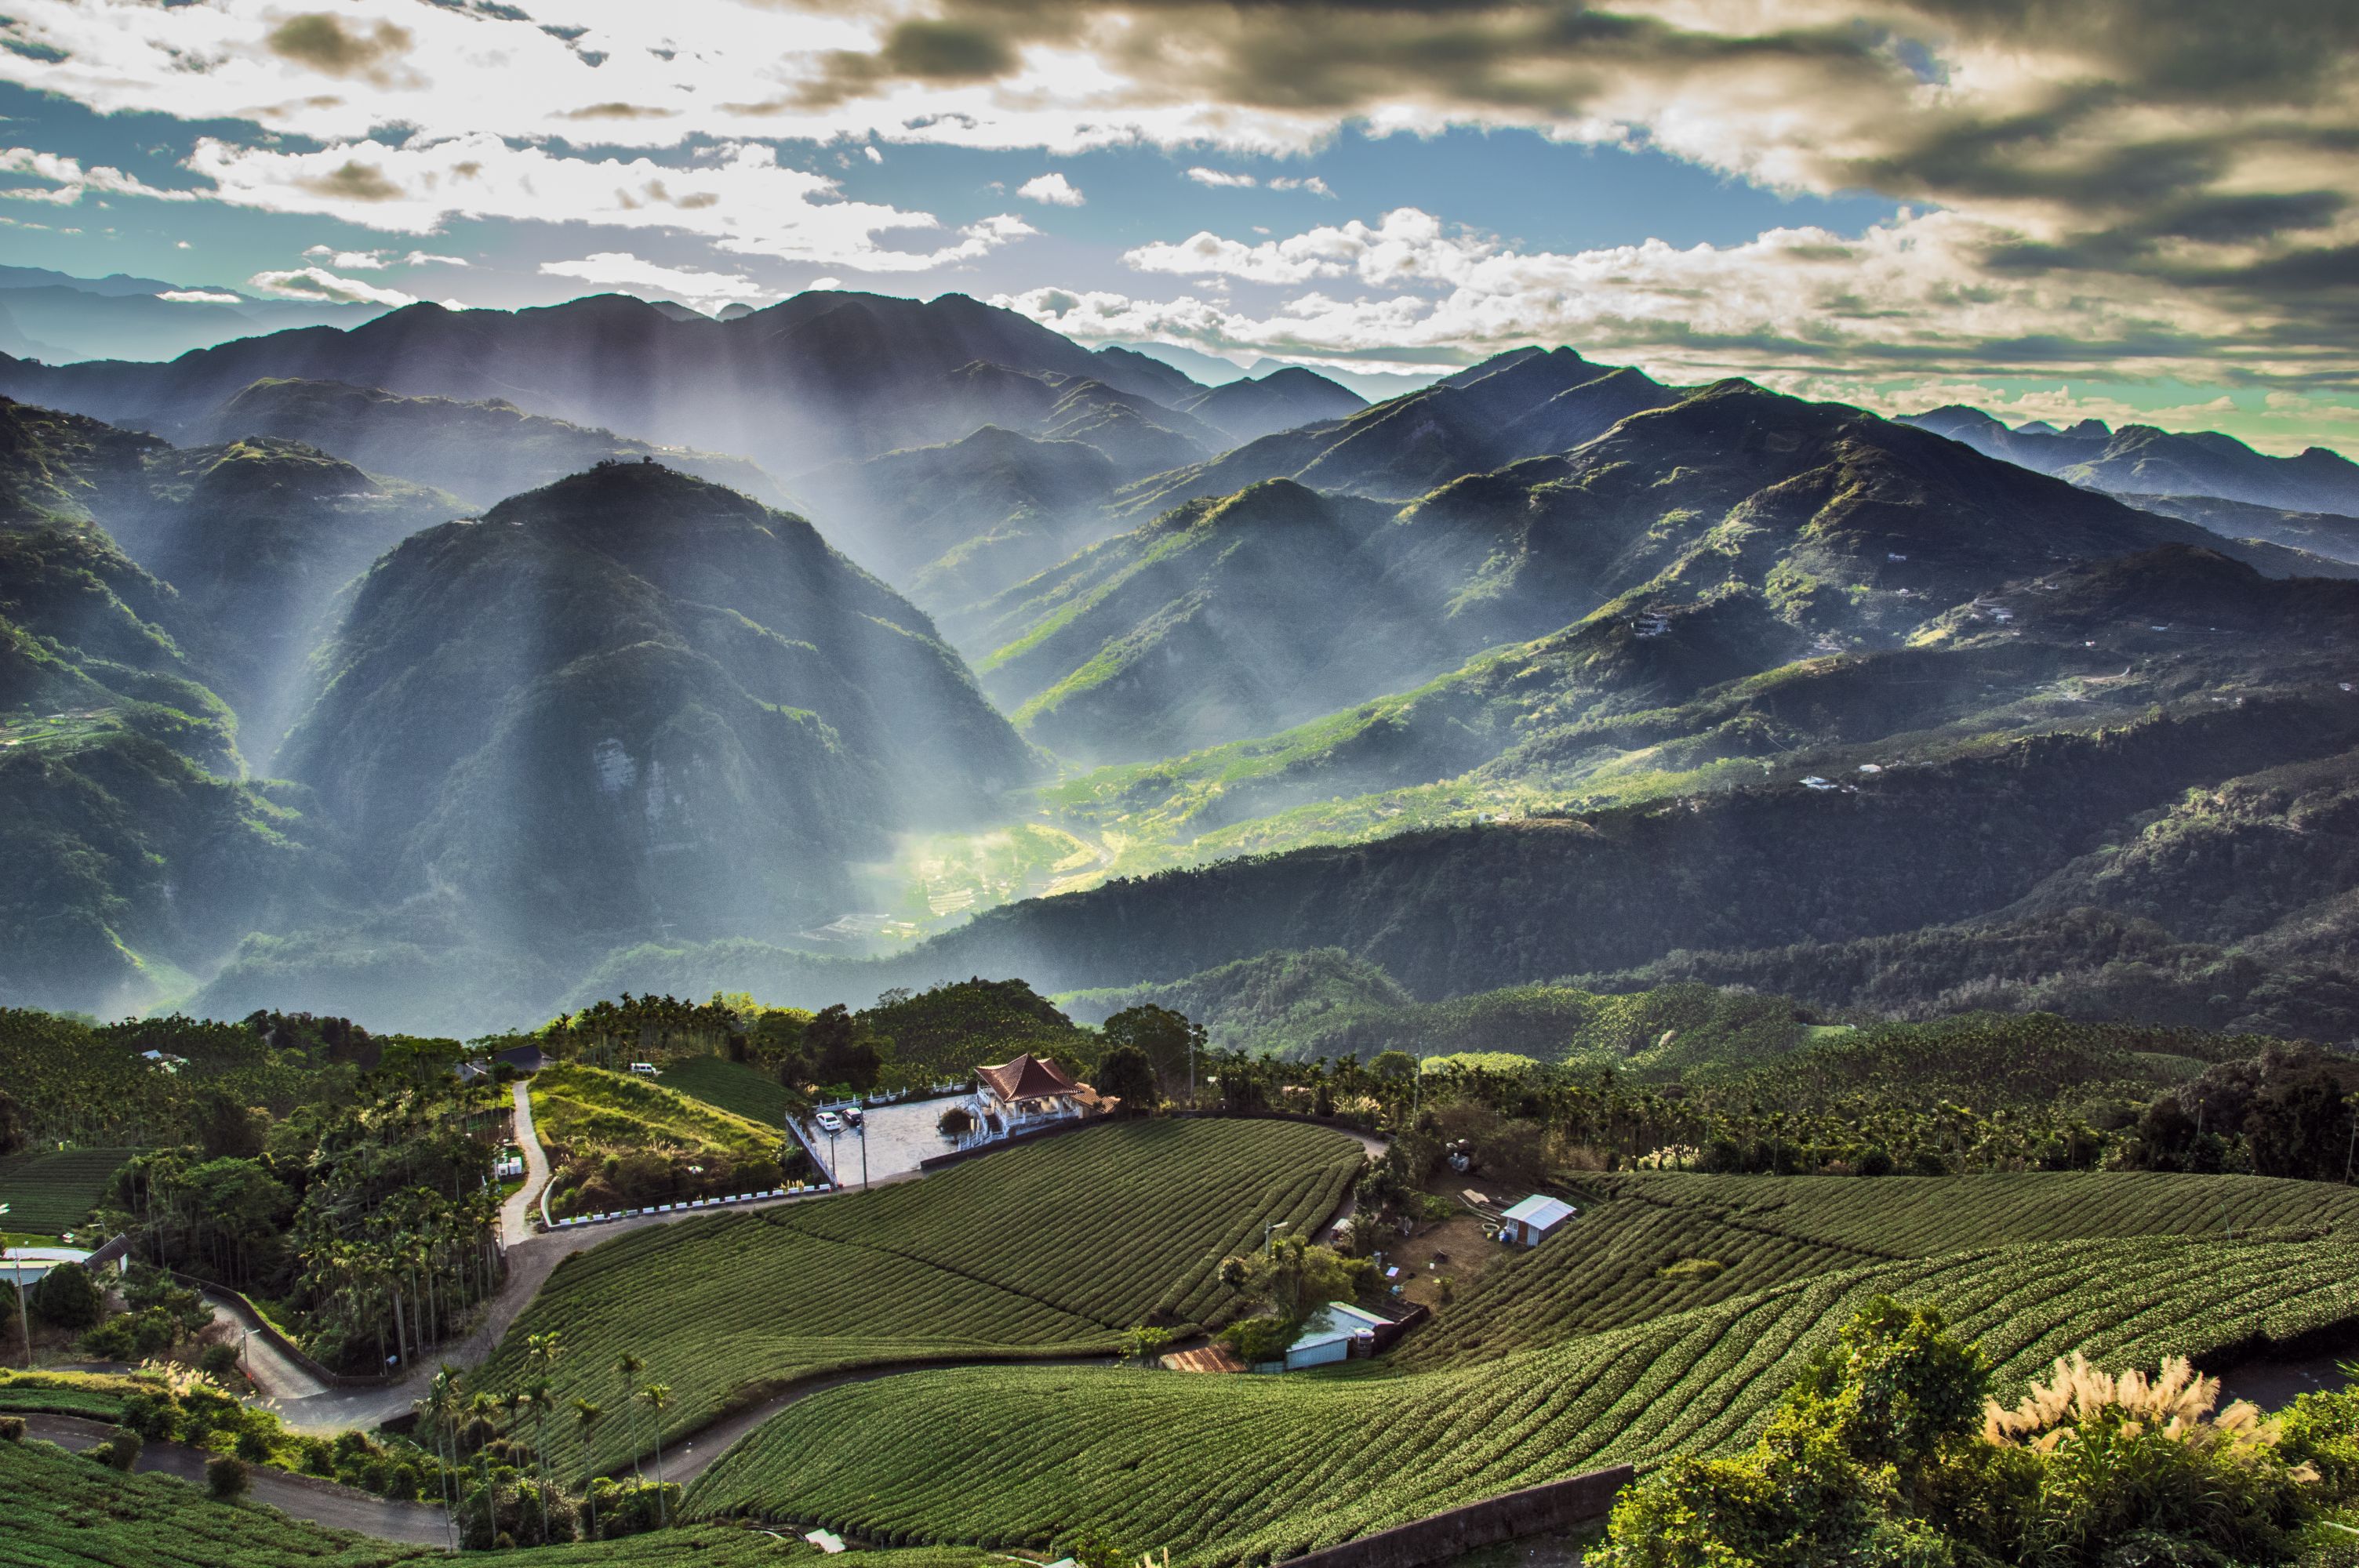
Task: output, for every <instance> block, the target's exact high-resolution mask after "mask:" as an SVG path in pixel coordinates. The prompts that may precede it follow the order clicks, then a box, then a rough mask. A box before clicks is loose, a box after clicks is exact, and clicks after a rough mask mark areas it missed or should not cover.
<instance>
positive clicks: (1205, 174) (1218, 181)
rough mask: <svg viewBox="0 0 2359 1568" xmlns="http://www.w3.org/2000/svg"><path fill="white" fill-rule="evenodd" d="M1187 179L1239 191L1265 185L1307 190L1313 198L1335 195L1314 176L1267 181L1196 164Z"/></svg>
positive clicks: (1200, 183) (1275, 187)
mask: <svg viewBox="0 0 2359 1568" xmlns="http://www.w3.org/2000/svg"><path fill="white" fill-rule="evenodd" d="M1188 178H1190V179H1192V180H1194V181H1195V182H1196V183H1197V184H1199V185H1211V186H1216V187H1228V188H1233V189H1240V190H1251V189H1256V187H1259V186H1264V185H1266V186H1267V187H1268V188H1269V189H1272V190H1308V191H1310V193H1311V194H1312V195H1313V196H1332V195H1334V194H1335V193H1334V192H1333V191H1332V190H1330V189H1328V188H1327V182H1326V181H1325V180H1323V179H1321V178H1319V177H1318V176H1317V175H1315V174H1311V175H1291V174H1280V175H1273V176H1271V177H1270V178H1268V179H1266V180H1265V179H1261V178H1256V176H1254V175H1250V174H1240V173H1237V172H1236V171H1234V170H1232V169H1224V168H1205V167H1204V166H1203V165H1202V164H1198V165H1196V166H1195V167H1194V168H1190V169H1189V171H1188Z"/></svg>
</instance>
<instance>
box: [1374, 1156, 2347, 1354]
mask: <svg viewBox="0 0 2359 1568" xmlns="http://www.w3.org/2000/svg"><path fill="white" fill-rule="evenodd" d="M1584 1189H1585V1191H1586V1192H1587V1193H1588V1194H1589V1195H1590V1201H1589V1202H1588V1203H1586V1204H1584V1206H1583V1209H1584V1212H1583V1213H1582V1217H1581V1218H1579V1219H1578V1220H1575V1221H1573V1222H1572V1228H1571V1229H1570V1230H1567V1231H1565V1232H1564V1233H1562V1234H1561V1235H1560V1236H1558V1237H1555V1238H1551V1239H1550V1240H1549V1244H1548V1245H1546V1246H1544V1247H1540V1248H1538V1249H1535V1250H1533V1251H1529V1252H1526V1253H1522V1254H1520V1255H1518V1256H1517V1257H1515V1258H1513V1259H1511V1260H1504V1261H1502V1262H1498V1263H1494V1264H1493V1265H1492V1266H1491V1268H1490V1269H1488V1270H1487V1271H1485V1272H1484V1276H1483V1289H1482V1291H1481V1292H1479V1293H1478V1294H1476V1295H1475V1296H1473V1297H1472V1298H1470V1299H1469V1300H1468V1301H1467V1302H1465V1303H1463V1304H1462V1305H1461V1306H1460V1307H1459V1308H1458V1309H1457V1310H1455V1311H1453V1312H1451V1313H1449V1314H1445V1315H1444V1316H1443V1317H1442V1318H1441V1319H1440V1320H1439V1321H1438V1322H1436V1323H1435V1324H1433V1325H1431V1326H1430V1328H1427V1329H1423V1330H1420V1331H1419V1333H1417V1334H1415V1335H1412V1336H1410V1337H1409V1338H1408V1340H1407V1341H1405V1342H1404V1343H1403V1345H1402V1346H1401V1348H1400V1351H1399V1352H1398V1354H1397V1357H1396V1359H1397V1360H1398V1361H1399V1362H1400V1363H1401V1364H1402V1365H1403V1366H1405V1367H1432V1366H1440V1365H1442V1364H1444V1363H1447V1362H1451V1361H1460V1360H1464V1359H1467V1358H1472V1357H1496V1356H1502V1355H1506V1354H1507V1353H1509V1352H1511V1351H1515V1350H1523V1349H1531V1348H1535V1347H1537V1346H1544V1345H1549V1344H1553V1343H1555V1342H1556V1341H1558V1340H1560V1339H1563V1338H1565V1337H1567V1336H1571V1335H1575V1334H1590V1333H1595V1332H1597V1331H1599V1330H1602V1329H1607V1328H1614V1327H1619V1326H1621V1325H1625V1324H1632V1323H1639V1322H1643V1321H1645V1320H1646V1319H1647V1318H1650V1317H1655V1316H1659V1315H1660V1314H1664V1313H1667V1312H1678V1311H1684V1310H1687V1309H1689V1308H1692V1307H1697V1306H1702V1305H1705V1304H1708V1303H1712V1302H1716V1301H1722V1300H1724V1299H1726V1298H1728V1297H1730V1296H1734V1295H1739V1294H1743V1293H1745V1292H1750V1291H1757V1290H1763V1289H1767V1287H1769V1286H1772V1285H1776V1284H1780V1283H1783V1282H1785V1281H1788V1280H1796V1279H1804V1278H1808V1277H1809V1276H1810V1275H1813V1274H1821V1273H1825V1272H1827V1271H1831V1270H1836V1269H1845V1268H1853V1267H1857V1266H1860V1265H1863V1264H1868V1263H1874V1262H1877V1261H1882V1260H1895V1259H1903V1258H1925V1257H1933V1256H1937V1255H1939V1254H1940V1253H1943V1252H1949V1251H1955V1250H1958V1249H1963V1248H1970V1247H1984V1246H1991V1245H1995V1244H2003V1243H2008V1242H2027V1241H2064V1240H2072V1239H2079V1238H2129V1237H2137V1236H2154V1235H2169V1234H2174V1233H2176V1234H2206V1233H2208V1234H2212V1235H2225V1234H2226V1233H2228V1232H2229V1231H2231V1230H2234V1231H2236V1232H2240V1233H2241V1232H2249V1231H2252V1230H2255V1229H2258V1228H2263V1227H2312V1228H2316V1227H2329V1226H2334V1227H2343V1228H2344V1229H2346V1230H2348V1231H2350V1232H2352V1233H2353V1234H2354V1235H2359V1192H2354V1190H2353V1189H2351V1188H2348V1187H2339V1186H2333V1185H2330V1184H2325V1183H2321V1182H2284V1181H2271V1180H2268V1179H2266V1178H2261V1177H2253V1176H2180V1175H2166V1174H2159V1173H2150V1172H2136V1173H2129V1172H2125V1173H2115V1174H2109V1175H2104V1176H2094V1177H2092V1176H2080V1175H2071V1174H2051V1173H2022V1174H2001V1175H1986V1176H1936V1177H1914V1176H1910V1177H1892V1178H1889V1179H1878V1180H1869V1181H1863V1180H1861V1179H1859V1178H1857V1177H1848V1176H1793V1177H1787V1178H1783V1179H1765V1178H1761V1177H1756V1176H1700V1175H1685V1174H1669V1173H1665V1174H1631V1175H1625V1176H1619V1177H1603V1178H1596V1179H1593V1180H1592V1181H1590V1182H1588V1183H1586V1184H1584ZM1684 1259H1707V1260H1711V1261H1712V1262H1716V1263H1719V1264H1722V1265H1723V1271H1722V1272H1721V1273H1719V1274H1716V1275H1712V1276H1709V1277H1705V1278H1675V1279H1665V1278H1663V1276H1662V1271H1663V1270H1664V1269H1666V1268H1667V1267H1669V1265H1671V1264H1672V1263H1675V1262H1678V1261H1680V1260H1684Z"/></svg>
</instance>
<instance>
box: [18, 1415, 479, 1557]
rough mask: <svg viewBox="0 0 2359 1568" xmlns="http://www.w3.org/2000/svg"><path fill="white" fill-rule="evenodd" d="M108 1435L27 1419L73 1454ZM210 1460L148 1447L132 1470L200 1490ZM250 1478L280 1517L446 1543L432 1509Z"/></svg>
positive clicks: (184, 1450) (81, 1424)
mask: <svg viewBox="0 0 2359 1568" xmlns="http://www.w3.org/2000/svg"><path fill="white" fill-rule="evenodd" d="M109 1430H111V1429H110V1428H109V1427H108V1426H107V1424H106V1423H105V1422H100V1421H84V1420H82V1418H81V1417H79V1416H70V1415H28V1416H27V1417H26V1418H25V1433H26V1435H27V1436H28V1437H38V1438H41V1439H43V1440H45V1441H47V1442H50V1443H54V1444H57V1445H58V1446H59V1447H60V1448H66V1449H71V1450H72V1451H74V1452H75V1453H80V1452H81V1451H82V1450H83V1449H85V1448H89V1447H92V1446H93V1445H95V1444H98V1443H99V1442H100V1441H102V1440H103V1438H104V1437H105V1436H106V1434H107V1433H108V1432H109ZM210 1458H212V1454H207V1453H206V1452H205V1451H204V1450H202V1449H201V1448H190V1447H188V1446H186V1445H184V1444H178V1443H150V1444H146V1445H145V1446H143V1447H142V1448H141V1449H140V1450H139V1463H138V1465H137V1466H136V1468H137V1469H139V1470H140V1471H142V1472H147V1471H155V1472H158V1473H159V1474H162V1475H166V1476H179V1478H180V1479H182V1480H183V1481H190V1482H194V1483H195V1484H196V1485H198V1486H200V1487H201V1486H203V1485H204V1484H205V1461H206V1460H208V1459H210ZM253 1474H254V1487H253V1490H252V1491H251V1492H250V1493H249V1494H248V1496H250V1497H251V1498H253V1499H254V1500H255V1502H258V1503H268V1504H269V1505H270V1506H271V1507H272V1508H275V1509H277V1510H278V1511H279V1512H281V1513H284V1514H291V1515H292V1516H294V1517H295V1518H297V1519H310V1521H311V1522H312V1523H314V1524H324V1525H332V1526H334V1527H335V1528H337V1529H339V1530H359V1531H360V1532H361V1533H362V1534H364V1535H374V1536H375V1537H377V1538H378V1539H379V1540H382V1541H410V1542H414V1543H416V1544H418V1545H420V1546H443V1545H447V1544H448V1543H449V1541H450V1534H449V1531H448V1530H447V1528H446V1526H445V1523H444V1519H443V1514H442V1510H441V1509H440V1508H438V1507H435V1506H434V1505H432V1504H430V1503H395V1502H387V1501H386V1499H385V1498H377V1497H371V1496H370V1495H369V1494H368V1493H366V1492H359V1491H354V1490H353V1488H351V1487H340V1486H338V1485H336V1484H335V1483H334V1482H333V1481H323V1480H321V1479H320V1478H319V1477H318V1476H290V1475H288V1473H287V1472H286V1471H284V1470H269V1469H265V1468H264V1467H263V1466H261V1465H255V1467H254V1473H253Z"/></svg>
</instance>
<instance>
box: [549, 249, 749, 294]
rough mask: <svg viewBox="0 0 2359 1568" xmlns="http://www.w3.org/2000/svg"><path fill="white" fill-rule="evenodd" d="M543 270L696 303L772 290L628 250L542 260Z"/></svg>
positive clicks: (745, 279)
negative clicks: (651, 259) (557, 259)
mask: <svg viewBox="0 0 2359 1568" xmlns="http://www.w3.org/2000/svg"><path fill="white" fill-rule="evenodd" d="M540 270H541V271H542V272H544V273H546V274H548V275H549V276H552V277H571V278H579V279H580V280H581V281H582V282H584V283H594V284H597V285H599V286H601V287H607V288H619V289H633V290H644V291H647V292H649V293H654V294H659V295H666V296H670V297H678V298H680V299H685V300H688V301H690V303H695V304H702V303H711V304H715V305H721V304H726V303H727V302H729V301H730V300H733V299H745V300H752V299H759V298H761V297H763V296H764V295H766V294H767V293H768V292H769V290H768V289H766V288H764V287H762V286H761V285H760V284H758V283H756V282H755V281H754V280H753V279H752V278H750V277H742V276H738V275H736V274H734V273H725V272H706V271H703V270H701V269H698V268H692V267H674V266H662V265H658V264H657V263H655V262H651V261H646V260H643V259H641V258H640V257H638V256H636V255H633V254H630V253H629V252H627V251H599V252H597V253H595V254H591V255H586V256H583V257H582V258H581V259H580V260H579V261H552V262H543V263H541V264H540Z"/></svg>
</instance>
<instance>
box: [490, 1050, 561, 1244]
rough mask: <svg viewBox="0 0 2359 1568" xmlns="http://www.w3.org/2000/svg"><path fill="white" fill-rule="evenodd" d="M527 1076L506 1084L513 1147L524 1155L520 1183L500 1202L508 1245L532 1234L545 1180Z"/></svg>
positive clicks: (546, 1171) (545, 1164)
mask: <svg viewBox="0 0 2359 1568" xmlns="http://www.w3.org/2000/svg"><path fill="white" fill-rule="evenodd" d="M509 1087H510V1088H511V1089H513V1090H514V1091H515V1094H516V1124H515V1125H516V1149H517V1151H518V1152H521V1153H522V1154H523V1155H524V1185H522V1186H520V1187H518V1188H517V1189H516V1191H514V1192H512V1193H510V1194H509V1195H508V1198H507V1202H506V1203H504V1204H502V1205H501V1206H500V1239H501V1240H502V1241H503V1242H505V1243H506V1245H508V1246H510V1247H514V1246H515V1245H516V1243H517V1242H519V1241H526V1240H529V1239H530V1238H531V1237H532V1217H533V1214H534V1212H535V1208H534V1206H535V1205H536V1204H537V1203H538V1201H539V1198H540V1190H541V1188H543V1187H545V1186H547V1185H548V1184H549V1156H548V1155H547V1154H545V1153H543V1152H541V1147H540V1134H539V1132H538V1130H535V1129H534V1127H533V1125H532V1095H531V1094H530V1093H529V1092H528V1091H529V1087H530V1080H528V1079H525V1078H518V1079H517V1080H516V1082H515V1083H514V1084H512V1085H510V1086H509Z"/></svg>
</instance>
